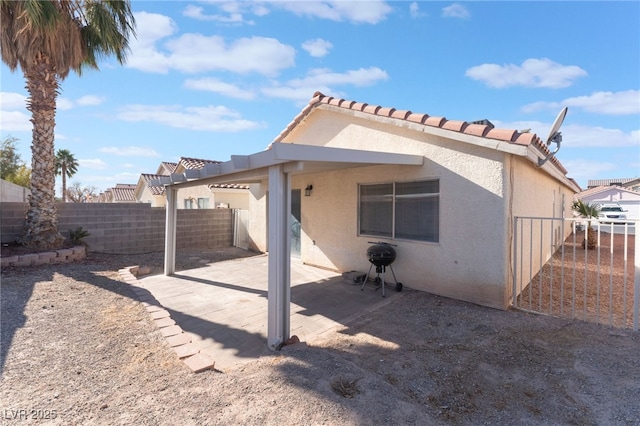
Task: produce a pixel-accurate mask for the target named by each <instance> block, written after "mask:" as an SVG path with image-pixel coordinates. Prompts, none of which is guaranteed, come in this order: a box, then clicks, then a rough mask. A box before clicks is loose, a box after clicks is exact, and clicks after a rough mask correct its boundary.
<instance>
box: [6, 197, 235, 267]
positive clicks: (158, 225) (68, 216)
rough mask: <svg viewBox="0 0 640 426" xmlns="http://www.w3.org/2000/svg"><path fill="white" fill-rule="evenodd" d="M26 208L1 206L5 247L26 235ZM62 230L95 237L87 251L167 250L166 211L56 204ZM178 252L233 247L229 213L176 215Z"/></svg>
mask: <svg viewBox="0 0 640 426" xmlns="http://www.w3.org/2000/svg"><path fill="white" fill-rule="evenodd" d="M26 208H27V205H26V204H25V203H0V232H1V234H0V236H1V240H2V243H10V242H13V241H15V240H16V239H17V238H18V237H19V236H20V234H21V232H22V223H23V220H24V214H25V211H26ZM56 208H57V210H58V230H59V231H60V233H61V234H62V235H64V236H65V237H68V236H69V230H75V229H77V228H78V227H80V226H81V227H82V229H84V230H86V231H88V232H89V233H90V234H91V235H90V236H88V237H86V238H85V239H84V241H85V242H86V243H87V244H88V246H89V251H94V252H102V253H118V254H135V253H147V252H154V251H162V250H164V232H165V216H166V213H165V209H164V208H158V207H150V205H149V204H142V203H141V204H131V203H86V204H85V203H57V204H56ZM177 213H178V214H177V237H176V245H177V248H178V249H184V248H217V247H231V246H232V245H233V211H232V210H230V209H202V210H178V212H177Z"/></svg>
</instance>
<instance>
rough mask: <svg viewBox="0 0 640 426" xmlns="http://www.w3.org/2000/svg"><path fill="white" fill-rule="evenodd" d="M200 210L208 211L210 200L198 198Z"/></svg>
mask: <svg viewBox="0 0 640 426" xmlns="http://www.w3.org/2000/svg"><path fill="white" fill-rule="evenodd" d="M198 208H199V209H208V208H209V199H208V198H198Z"/></svg>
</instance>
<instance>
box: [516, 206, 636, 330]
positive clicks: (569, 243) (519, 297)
mask: <svg viewBox="0 0 640 426" xmlns="http://www.w3.org/2000/svg"><path fill="white" fill-rule="evenodd" d="M638 226H640V221H632V222H628V223H626V224H612V223H606V224H605V223H601V222H599V221H598V220H592V221H591V227H592V229H594V231H595V232H594V235H593V236H589V235H588V233H587V226H586V222H585V220H584V219H569V218H543V217H516V218H515V219H514V241H513V288H512V290H513V294H512V305H513V307H514V308H517V309H520V310H525V311H528V312H536V313H543V314H547V315H552V316H557V317H561V318H573V319H579V320H584V321H591V322H597V323H600V324H606V325H609V326H612V327H619V328H633V330H634V331H638V326H639V324H638V322H639V318H638V311H639V309H640V307H639V305H640V248H639V246H640V241H639V240H638V239H637V238H636V235H635V233H636V229H637V228H638ZM589 238H591V239H592V240H593V239H595V242H596V247H595V248H593V249H589V248H588V244H583V241H585V239H586V240H588V239H589Z"/></svg>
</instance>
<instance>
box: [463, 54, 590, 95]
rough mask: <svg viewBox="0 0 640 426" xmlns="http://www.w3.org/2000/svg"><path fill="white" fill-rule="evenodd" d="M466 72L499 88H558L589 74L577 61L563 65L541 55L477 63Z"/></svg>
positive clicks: (569, 84)
mask: <svg viewBox="0 0 640 426" xmlns="http://www.w3.org/2000/svg"><path fill="white" fill-rule="evenodd" d="M465 75H466V76H467V77H470V78H472V79H474V80H479V81H482V82H484V83H485V84H486V85H488V86H489V87H494V88H498V89H501V88H505V87H511V86H525V87H548V88H553V89H558V88H562V87H568V86H571V85H572V84H573V82H574V80H576V79H577V78H579V77H584V76H586V75H587V72H586V71H585V70H583V69H582V68H580V67H578V66H575V65H561V64H558V63H556V62H553V61H551V60H549V59H547V58H542V59H527V60H526V61H524V62H523V63H522V65H515V64H504V65H498V64H482V65H477V66H475V67H471V68H469V69H468V70H467V71H466V73H465Z"/></svg>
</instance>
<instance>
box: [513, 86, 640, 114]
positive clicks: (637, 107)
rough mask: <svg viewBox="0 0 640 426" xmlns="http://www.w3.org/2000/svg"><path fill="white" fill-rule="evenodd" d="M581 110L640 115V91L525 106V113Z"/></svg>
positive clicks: (596, 93)
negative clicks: (563, 109) (566, 108)
mask: <svg viewBox="0 0 640 426" xmlns="http://www.w3.org/2000/svg"><path fill="white" fill-rule="evenodd" d="M565 106H567V107H569V108H580V109H583V110H585V111H587V112H592V113H597V114H609V115H627V114H640V91H638V90H626V91H623V92H595V93H592V94H591V95H589V96H577V97H573V98H567V99H564V100H562V101H560V102H535V103H532V104H529V105H525V106H524V107H523V108H522V110H523V111H524V112H534V111H539V110H545V109H551V110H560V109H561V108H562V107H565Z"/></svg>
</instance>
